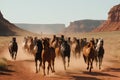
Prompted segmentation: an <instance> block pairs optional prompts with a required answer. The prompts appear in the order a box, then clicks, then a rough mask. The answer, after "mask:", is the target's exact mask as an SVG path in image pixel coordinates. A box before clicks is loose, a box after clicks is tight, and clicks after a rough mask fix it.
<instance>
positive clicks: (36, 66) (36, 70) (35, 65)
mask: <svg viewBox="0 0 120 80" xmlns="http://www.w3.org/2000/svg"><path fill="white" fill-rule="evenodd" d="M35 66H36V73H38V70H37V60H35Z"/></svg>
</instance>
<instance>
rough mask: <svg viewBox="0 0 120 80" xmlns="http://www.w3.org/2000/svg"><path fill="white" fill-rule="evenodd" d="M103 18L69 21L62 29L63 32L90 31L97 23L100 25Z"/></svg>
mask: <svg viewBox="0 0 120 80" xmlns="http://www.w3.org/2000/svg"><path fill="white" fill-rule="evenodd" d="M103 22H104V20H78V21H74V22H71V23H70V25H69V26H68V27H67V28H66V29H65V30H64V32H90V31H92V30H93V29H95V28H96V27H98V26H99V25H101V24H102V23H103Z"/></svg>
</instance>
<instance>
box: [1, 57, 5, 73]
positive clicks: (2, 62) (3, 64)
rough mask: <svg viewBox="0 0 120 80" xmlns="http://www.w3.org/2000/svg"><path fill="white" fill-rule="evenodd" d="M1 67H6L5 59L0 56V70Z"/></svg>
mask: <svg viewBox="0 0 120 80" xmlns="http://www.w3.org/2000/svg"><path fill="white" fill-rule="evenodd" d="M3 69H7V59H6V58H0V71H1V70H3Z"/></svg>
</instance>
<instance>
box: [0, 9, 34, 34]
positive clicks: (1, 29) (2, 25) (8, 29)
mask: <svg viewBox="0 0 120 80" xmlns="http://www.w3.org/2000/svg"><path fill="white" fill-rule="evenodd" d="M27 34H32V33H31V32H28V31H25V30H23V29H20V28H18V27H17V26H15V25H14V24H12V23H10V22H9V21H8V20H6V19H5V18H4V17H3V14H2V13H1V11H0V36H14V35H27Z"/></svg>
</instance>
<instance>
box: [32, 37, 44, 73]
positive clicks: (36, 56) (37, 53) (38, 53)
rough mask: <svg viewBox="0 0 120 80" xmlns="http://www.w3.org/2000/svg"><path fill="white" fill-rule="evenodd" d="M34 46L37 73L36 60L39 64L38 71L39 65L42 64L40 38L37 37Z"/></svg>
mask: <svg viewBox="0 0 120 80" xmlns="http://www.w3.org/2000/svg"><path fill="white" fill-rule="evenodd" d="M36 47H37V49H36V52H35V53H34V56H35V66H36V73H38V69H37V61H39V62H40V64H39V71H40V66H42V57H41V54H42V50H43V46H42V41H41V40H40V39H38V40H37V41H36Z"/></svg>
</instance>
